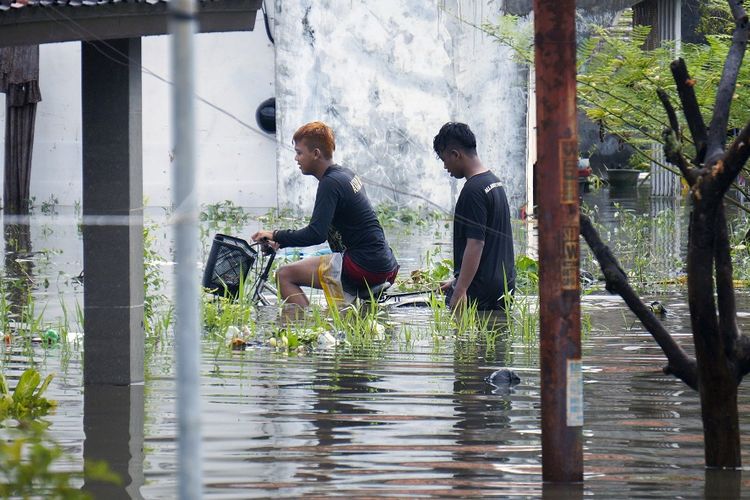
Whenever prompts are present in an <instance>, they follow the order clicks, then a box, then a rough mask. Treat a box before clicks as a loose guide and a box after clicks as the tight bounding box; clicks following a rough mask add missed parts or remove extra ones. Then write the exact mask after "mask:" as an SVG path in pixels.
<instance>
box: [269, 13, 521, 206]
mask: <svg viewBox="0 0 750 500" xmlns="http://www.w3.org/2000/svg"><path fill="white" fill-rule="evenodd" d="M502 5H503V1H502V0H378V1H377V2H373V1H368V0H297V1H294V2H287V1H280V0H277V1H276V8H275V12H274V16H275V27H276V35H275V38H276V67H277V71H276V75H277V80H276V91H277V105H278V109H279V114H280V130H279V142H280V144H281V145H282V147H280V148H279V165H278V168H279V203H280V204H281V205H285V206H286V205H292V206H298V207H302V208H309V207H311V205H312V200H313V198H314V194H315V187H316V183H315V180H314V179H311V178H306V177H303V176H301V175H300V174H299V171H298V169H297V167H296V165H295V163H294V159H293V158H294V153H293V151H292V149H291V147H289V145H290V141H291V138H292V135H293V133H294V131H295V130H296V128H297V127H299V126H300V125H302V124H303V123H306V122H309V121H312V120H322V121H325V122H327V123H328V124H329V125H331V126H332V127H333V128H334V131H335V132H336V136H337V150H336V155H335V159H336V160H337V161H338V162H339V163H342V164H344V165H346V166H349V167H351V168H353V169H354V170H355V171H357V172H358V173H359V174H360V176H361V177H362V178H363V180H364V182H365V185H366V186H367V190H368V193H369V194H370V197H371V198H372V199H373V200H374V201H376V202H377V201H383V200H389V199H390V200H392V201H395V202H397V203H399V204H424V203H425V199H427V200H430V201H431V202H433V203H434V204H436V205H439V206H441V207H443V208H445V209H446V210H449V211H450V210H452V208H453V200H454V197H455V194H456V192H457V189H458V188H459V187H460V183H458V184H457V183H456V182H455V181H452V180H451V179H450V178H449V177H448V175H447V174H446V173H445V171H444V170H443V168H442V163H441V162H440V161H439V160H438V159H437V158H436V156H435V153H434V152H433V150H432V139H433V137H434V136H435V134H436V133H437V131H438V130H439V129H440V127H441V126H442V124H443V123H445V122H446V121H450V120H452V121H464V122H466V123H468V124H469V125H470V126H471V128H472V129H473V130H474V132H475V134H476V136H477V143H478V150H479V154H480V157H481V158H482V160H483V161H484V163H485V165H487V166H488V167H490V168H492V169H493V170H494V171H495V172H496V173H497V174H498V175H499V176H500V177H501V178H502V179H503V180H504V181H505V183H506V189H507V191H508V195H509V198H510V203H511V205H512V206H513V207H515V208H518V207H520V206H521V205H523V204H524V203H525V197H526V195H525V170H524V167H525V163H526V160H525V149H526V92H527V85H526V82H527V80H526V79H527V74H528V72H527V69H526V68H521V67H519V66H518V65H517V64H515V63H514V62H513V61H512V59H511V51H510V49H509V48H507V47H505V46H502V45H500V44H498V43H496V42H495V41H494V40H492V39H490V38H489V37H487V36H486V35H485V34H483V33H482V32H481V31H479V30H478V29H477V28H475V27H473V26H471V25H472V24H474V25H481V24H482V22H484V21H495V20H496V19H497V16H498V15H500V14H501V13H502Z"/></svg>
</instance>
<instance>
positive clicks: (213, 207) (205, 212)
mask: <svg viewBox="0 0 750 500" xmlns="http://www.w3.org/2000/svg"><path fill="white" fill-rule="evenodd" d="M200 220H201V222H203V223H204V224H203V225H202V226H201V227H206V228H207V231H218V232H220V233H224V234H232V233H236V232H237V231H238V230H239V229H240V228H242V227H243V226H245V225H246V224H247V223H248V222H249V221H250V214H248V213H247V212H245V210H244V209H243V208H242V207H239V206H237V205H235V204H234V202H233V201H231V200H224V201H222V202H219V203H210V204H208V205H204V206H203V207H202V209H201V213H200Z"/></svg>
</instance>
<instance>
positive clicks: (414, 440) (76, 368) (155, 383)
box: [3, 189, 750, 499]
mask: <svg viewBox="0 0 750 500" xmlns="http://www.w3.org/2000/svg"><path fill="white" fill-rule="evenodd" d="M618 196H619V195H617V193H615V195H614V196H611V195H610V193H608V192H607V191H606V190H603V191H601V192H591V193H587V194H586V195H584V198H585V199H586V200H587V201H586V202H587V203H589V204H599V206H600V210H599V218H600V221H601V223H602V224H603V225H604V226H605V228H607V230H610V231H611V235H612V238H611V240H612V242H613V244H615V243H616V242H617V239H618V238H622V237H625V236H627V237H628V238H629V237H630V236H632V233H624V232H622V231H620V232H617V231H616V230H621V229H622V228H620V227H619V226H620V223H619V220H617V219H616V217H615V214H616V211H617V209H616V208H615V206H614V203H615V202H616V203H618V205H619V206H620V207H622V208H623V209H632V210H634V211H635V212H636V213H638V214H648V215H649V217H647V218H646V222H648V224H644V225H643V226H642V228H641V229H642V232H641V233H639V234H642V235H643V237H644V238H645V241H646V242H647V245H648V246H649V247H650V248H652V249H653V253H652V254H650V255H649V259H650V260H649V262H648V265H649V266H651V267H652V268H654V266H657V268H658V269H662V267H663V268H664V269H670V270H675V269H679V266H677V265H676V264H675V263H676V262H677V264H679V262H678V261H679V258H680V255H681V253H682V252H684V239H685V234H684V233H685V231H686V225H685V222H684V213H685V208H684V205H683V204H682V202H681V201H680V200H676V201H675V200H670V199H655V198H650V197H648V196H647V195H644V194H643V193H642V191H641V190H640V189H639V190H637V191H636V194H635V195H633V196H630V197H624V196H623V197H618ZM675 212H676V214H675ZM662 213H671V214H674V215H673V217H672V219H669V218H664V219H663V220H662V219H659V217H660V215H659V214H662ZM657 219H659V220H657ZM34 224H35V223H34V222H33V221H32V225H31V230H32V231H33V230H34V227H35V226H34ZM68 229H70V228H68ZM8 231H11V230H10V229H9V228H8V226H7V225H6V260H5V263H6V269H7V270H8V272H9V273H13V272H14V273H15V276H16V277H25V276H26V275H33V276H34V278H35V280H36V281H37V282H38V281H39V280H41V279H44V278H46V277H49V276H48V275H49V274H50V273H54V272H56V270H55V267H54V265H52V266H49V268H47V266H41V265H38V266H37V267H34V265H33V263H32V262H30V261H24V260H23V259H22V260H21V261H20V262H16V258H17V257H18V256H19V254H18V253H17V252H21V253H22V254H23V252H31V251H32V250H31V245H32V243H34V244H35V246H36V247H37V248H42V247H43V246H44V245H48V243H46V242H45V243H40V242H35V241H32V240H33V235H34V234H35V233H33V232H32V231H30V230H29V227H28V225H27V226H26V228H25V229H24V228H22V227H16V228H14V229H13V230H12V231H11V232H8ZM390 231H392V232H395V231H396V229H391V230H390ZM251 232H252V231H250V230H247V231H242V233H243V234H248V233H251ZM30 233H31V234H30ZM529 233H530V234H532V233H533V231H529ZM24 234H25V236H24ZM68 234H70V235H74V236H73V237H72V238H71V237H68V239H69V240H71V241H70V242H68V243H69V246H70V247H74V246H75V247H76V248H79V247H80V239H76V238H77V237H78V236H77V235H76V232H75V231H74V230H72V231H69V233H68ZM436 234H437V233H435V234H433V233H432V232H423V233H420V234H419V235H415V234H414V233H413V232H412V233H408V234H405V235H402V237H394V238H393V241H399V242H400V243H399V245H400V246H399V247H398V248H397V251H398V253H399V260H400V261H401V262H402V263H407V264H406V265H405V267H404V272H408V271H409V270H410V269H413V268H416V267H418V266H419V265H421V264H423V263H424V262H423V260H422V257H423V255H424V252H425V251H426V250H427V249H430V248H434V247H435V245H434V243H435V242H437V241H440V239H441V237H440V236H438V235H436ZM24 238H25V239H24ZM430 238H432V239H430ZM11 241H13V242H14V243H13V245H12V246H9V245H10V243H9V242H11ZM17 241H20V242H24V241H26V243H21V244H20V246H18V247H16V243H15V242H17ZM163 241H164V242H165V243H164V244H165V245H166V246H167V247H168V245H169V239H168V238H164V239H163ZM10 250H12V252H13V255H12V256H10V254H9V251H10ZM78 252H79V253H80V250H78ZM163 254H164V255H167V254H168V248H165V249H163ZM662 256H663V259H662ZM61 260H64V259H62V258H61ZM73 260H74V261H76V259H73ZM13 266H20V267H16V269H15V271H14V270H13ZM69 267H71V268H72V269H73V274H72V275H74V274H77V273H78V272H79V271H80V259H77V261H76V262H73V263H70V264H69ZM165 269H167V271H169V269H171V268H169V267H167V268H165ZM659 272H662V271H661V270H660V271H659ZM44 273H47V274H44ZM68 274H69V275H70V274H71V273H70V272H69V273H68ZM167 274H168V272H167ZM22 281H23V282H24V283H25V285H24V286H27V287H28V286H30V285H29V281H28V280H27V279H24V280H22ZM26 290H27V291H28V288H26ZM657 291H658V293H659V295H658V296H657V295H653V298H652V299H651V300H660V301H661V302H662V303H664V304H665V305H666V306H667V308H668V309H669V314H668V315H667V317H666V318H665V320H664V321H665V325H666V326H667V328H668V329H669V330H670V331H671V332H674V333H676V334H677V336H678V338H679V340H680V342H681V343H682V344H683V345H684V347H686V349H687V350H689V351H690V350H691V338H690V332H689V328H690V323H689V318H688V311H687V304H686V300H685V293H684V289H682V288H679V287H676V288H675V289H674V290H673V291H671V292H669V293H665V292H664V290H658V289H655V290H654V292H655V293H656V292H657ZM24 299H25V296H24V295H21V296H18V297H17V298H16V299H14V300H16V303H18V304H23V302H22V300H24ZM738 308H739V310H741V311H746V310H750V299H749V298H748V296H747V294H745V293H740V296H739V297H738ZM71 309H72V308H71ZM264 309H265V310H262V311H261V312H260V314H259V315H258V317H259V318H260V319H259V322H258V328H259V330H260V331H261V333H267V331H266V330H264V329H267V328H268V329H270V328H272V327H273V328H275V327H277V326H278V325H277V314H276V312H277V311H276V309H275V308H264ZM583 310H584V312H585V314H586V315H588V317H590V322H591V331H590V332H589V333H588V334H587V335H584V341H583V346H582V352H583V362H584V384H585V385H584V400H585V401H584V428H583V432H584V473H585V478H586V481H585V482H584V483H583V484H582V485H581V484H577V485H559V484H549V483H543V482H542V478H541V458H540V455H541V445H540V407H539V405H540V403H539V391H540V388H539V369H538V357H539V353H538V347H537V346H535V345H533V344H531V343H524V342H523V341H522V340H520V339H516V340H515V341H514V340H511V339H510V338H509V336H508V335H507V333H506V332H505V330H504V328H503V324H502V321H501V322H498V323H497V324H496V325H495V326H494V327H492V328H490V332H482V333H481V334H479V335H474V336H464V335H460V336H457V335H456V334H455V332H449V333H447V334H446V335H444V336H442V337H441V336H432V335H431V333H430V328H429V326H428V327H427V328H424V330H425V331H426V332H427V333H426V334H423V335H418V332H417V330H419V328H417V327H413V328H411V334H410V335H411V339H410V341H408V342H407V341H406V340H405V336H406V333H405V332H406V330H407V329H406V328H402V329H400V328H399V327H404V326H405V325H410V324H415V323H416V324H418V325H422V326H424V325H429V324H430V321H432V317H431V314H430V311H429V310H398V311H395V312H392V313H391V315H390V321H391V322H393V323H394V324H395V327H394V329H393V331H394V333H393V335H394V337H393V338H392V339H388V340H386V341H385V342H383V344H382V345H379V346H377V347H378V348H377V349H371V350H368V349H350V348H340V349H338V350H336V351H333V350H330V351H325V352H320V351H319V352H316V353H313V354H309V355H306V356H296V355H288V354H286V353H282V352H278V351H275V350H273V349H270V348H267V347H257V346H255V347H252V348H248V350H247V351H244V352H233V351H229V350H228V349H227V348H226V346H225V345H223V344H220V343H219V342H218V341H216V340H215V339H213V338H210V337H209V336H207V337H206V338H204V340H203V343H202V349H203V351H202V352H203V357H202V359H203V363H202V365H201V379H200V380H201V388H200V390H201V401H202V403H203V405H204V407H203V410H202V411H203V413H202V422H203V425H204V429H203V430H204V443H203V444H204V457H203V459H204V460H203V465H204V478H205V487H206V496H208V497H212V498H251V497H258V498H268V497H272V496H278V497H286V498H300V497H304V496H310V497H315V496H317V497H325V496H331V495H333V494H336V495H339V496H352V497H367V496H372V497H376V496H380V497H382V496H392V497H406V496H417V495H421V496H425V497H429V496H435V497H437V496H446V497H447V496H453V497H456V496H459V497H463V496H467V497H468V496H479V495H486V496H493V497H515V496H520V497H533V498H538V497H540V496H541V497H543V498H581V497H582V496H583V495H586V496H593V497H604V496H614V497H632V498H648V497H679V496H690V495H696V496H700V495H705V496H706V497H712V498H741V497H742V490H741V485H742V473H741V472H736V471H729V472H727V471H705V470H704V468H703V460H704V458H703V436H702V423H701V420H700V406H699V401H698V396H697V394H696V393H695V392H693V391H691V390H690V389H688V388H687V387H686V386H685V385H684V384H682V383H681V382H679V381H677V380H675V379H674V378H672V377H668V376H665V375H663V374H662V373H661V367H662V366H663V364H664V362H665V361H664V356H663V354H662V353H661V351H660V350H659V348H658V347H657V346H656V344H655V343H654V341H653V339H652V338H651V337H650V336H649V335H648V334H647V333H646V332H645V331H643V329H642V327H641V326H640V324H638V323H637V322H635V320H634V318H633V316H632V314H631V313H630V312H629V311H628V310H627V309H626V308H625V306H624V305H623V304H622V300H621V299H619V298H618V297H614V296H609V295H606V294H605V293H604V292H595V293H594V294H591V295H586V296H585V297H584V298H583ZM749 318H750V316H749V315H741V317H740V318H739V323H740V327H744V328H745V329H746V330H747V329H748V328H750V324H749V321H750V319H749ZM487 339H489V340H487ZM31 349H32V350H33V352H32V353H31V354H22V353H21V352H20V349H15V350H13V351H12V352H9V354H8V355H7V356H6V358H7V359H4V361H3V362H4V363H6V364H5V365H4V366H6V367H7V366H9V365H12V367H13V369H17V370H21V369H22V368H23V367H25V366H28V365H29V364H35V365H36V366H39V367H41V368H42V371H46V372H58V373H60V372H63V373H64V376H61V377H56V378H55V380H54V381H53V386H52V387H51V388H50V391H49V397H50V398H51V399H55V400H57V401H58V402H59V407H58V409H57V412H56V414H55V415H54V423H53V425H52V426H51V427H50V432H51V433H52V434H53V436H54V437H55V438H58V439H59V440H60V441H61V442H63V443H64V444H65V446H66V449H69V450H73V451H72V453H78V455H76V457H75V458H74V459H73V460H70V462H72V465H70V467H71V469H72V468H73V467H80V465H81V464H80V461H81V460H80V459H81V456H80V455H81V454H82V455H83V457H84V458H86V459H90V458H98V459H105V460H107V461H108V462H109V464H110V467H111V468H112V469H113V470H115V471H116V472H118V473H119V474H120V475H121V476H122V477H123V478H124V479H125V482H124V484H123V485H121V486H114V485H109V484H99V483H96V482H94V481H91V480H87V481H86V484H85V486H84V487H85V489H86V491H90V492H92V493H93V494H95V495H96V496H97V497H98V498H118V497H122V498H125V497H131V498H139V495H140V496H142V497H144V498H157V499H158V498H174V495H175V491H176V488H175V481H176V477H177V472H176V469H177V463H176V432H177V431H176V429H177V421H176V417H175V413H174V408H175V401H174V397H175V396H174V394H175V384H176V382H175V380H174V358H173V353H172V351H171V345H170V344H169V343H168V342H167V343H164V344H158V345H155V346H151V349H150V351H149V352H150V354H149V358H148V363H147V367H146V372H147V386H146V387H145V391H144V388H143V387H140V386H133V387H130V388H125V387H119V388H118V387H99V386H91V387H86V389H85V391H84V389H83V388H82V387H81V380H82V368H81V364H80V359H79V358H81V357H82V356H81V353H80V352H79V351H75V350H71V349H68V348H67V347H66V348H62V347H61V348H53V349H44V348H43V347H41V346H32V348H31ZM69 358H70V359H72V362H70V363H67V361H66V360H67V359H69ZM507 365H510V366H512V367H513V368H514V369H515V370H516V371H517V372H518V373H519V375H520V376H521V378H522V382H521V384H519V385H518V386H516V387H515V388H514V391H508V392H506V393H498V394H492V392H491V387H489V386H487V385H486V384H485V382H484V380H483V379H484V377H485V376H487V375H489V374H490V373H491V372H492V371H493V370H495V369H497V368H499V367H501V366H507ZM61 381H65V382H61ZM746 386H747V384H745V386H744V387H743V386H741V387H740V394H739V401H740V410H741V412H740V413H741V414H740V425H741V426H742V431H743V433H744V434H746V435H747V433H748V432H750V411H747V410H748V409H750V392H749V391H748V389H747V387H746ZM82 416H83V425H81V418H82ZM144 421H145V424H144ZM84 432H85V436H84ZM144 443H145V449H144ZM748 451H750V450H748ZM748 451H746V452H745V456H744V457H743V458H745V461H746V463H747V461H748V460H750V458H749V456H750V455H749V453H748ZM76 460H77V462H76ZM79 470H80V469H79Z"/></svg>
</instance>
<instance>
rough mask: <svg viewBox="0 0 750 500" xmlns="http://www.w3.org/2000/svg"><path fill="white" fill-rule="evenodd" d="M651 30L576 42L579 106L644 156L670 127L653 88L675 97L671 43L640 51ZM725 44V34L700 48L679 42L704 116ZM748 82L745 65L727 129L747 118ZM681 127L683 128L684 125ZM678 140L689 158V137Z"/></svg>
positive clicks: (601, 34) (606, 34)
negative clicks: (671, 68)
mask: <svg viewBox="0 0 750 500" xmlns="http://www.w3.org/2000/svg"><path fill="white" fill-rule="evenodd" d="M650 31H651V28H650V27H648V26H636V27H634V28H633V29H632V31H631V32H630V35H629V36H627V37H623V36H617V35H613V34H612V33H610V32H609V31H608V30H606V29H598V30H596V32H595V35H594V36H592V37H591V38H589V39H587V40H585V41H584V42H582V43H581V44H580V46H579V53H578V61H579V62H578V65H579V66H578V98H579V105H580V106H581V108H582V109H583V110H584V112H585V113H586V115H587V116H588V117H589V118H590V119H591V120H593V121H595V122H597V123H599V124H600V125H601V126H602V127H603V128H604V130H605V131H607V132H610V133H613V134H617V135H618V136H620V137H622V138H623V139H624V140H625V141H627V142H628V143H630V144H631V145H632V146H634V147H635V148H636V149H637V150H638V151H639V152H641V153H642V154H643V155H644V156H648V155H649V150H650V147H651V144H653V143H660V142H662V138H661V131H662V130H663V129H664V128H665V127H668V126H669V123H668V120H667V116H666V113H665V111H664V109H663V106H662V105H661V103H660V102H659V98H658V96H657V92H656V91H657V89H663V90H665V91H666V92H667V93H668V94H669V95H676V93H677V92H676V85H675V82H674V79H673V77H672V74H671V71H670V66H669V65H670V63H671V62H672V60H674V59H675V53H676V52H675V47H674V44H673V43H665V44H663V45H662V46H661V47H659V48H656V49H654V50H643V48H642V47H643V44H644V42H645V40H646V37H647V36H648V34H649V32H650ZM730 43H731V39H730V38H728V37H726V36H724V35H710V36H707V41H706V43H705V44H682V47H681V54H680V55H681V57H683V59H685V61H686V63H687V66H688V67H689V68H690V70H691V72H692V74H691V75H690V76H691V80H692V82H691V83H692V84H693V85H694V87H695V93H696V95H697V96H698V103H699V105H700V108H701V110H702V111H703V114H704V116H710V114H711V110H712V109H713V105H714V101H715V99H716V89H717V86H718V82H719V79H720V78H721V71H722V68H723V66H724V60H725V59H726V56H727V52H728V51H729V45H730ZM749 82H750V67H748V66H747V65H746V66H744V67H743V68H742V69H741V70H740V76H739V78H738V84H737V89H736V92H735V96H734V100H735V102H734V105H733V106H732V108H731V110H732V111H731V115H730V118H729V126H728V128H729V129H730V130H732V129H734V128H740V127H742V126H743V125H744V124H745V123H747V121H748V119H749V118H750V106H749V104H750V86H749V85H748V83H749ZM678 116H680V117H682V116H683V115H682V114H681V113H678ZM680 125H681V127H682V128H684V130H687V126H686V123H684V122H683V123H681V124H680ZM681 140H682V142H683V151H685V152H686V153H687V154H688V156H691V157H692V156H694V155H695V151H694V148H693V147H692V144H691V143H690V142H689V138H687V137H682V138H681Z"/></svg>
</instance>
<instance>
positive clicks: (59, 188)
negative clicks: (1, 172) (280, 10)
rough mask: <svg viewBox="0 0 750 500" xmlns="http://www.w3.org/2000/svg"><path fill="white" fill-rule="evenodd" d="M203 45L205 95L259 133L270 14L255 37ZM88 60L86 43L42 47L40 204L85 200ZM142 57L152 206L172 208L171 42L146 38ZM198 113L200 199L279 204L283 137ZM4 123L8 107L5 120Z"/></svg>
mask: <svg viewBox="0 0 750 500" xmlns="http://www.w3.org/2000/svg"><path fill="white" fill-rule="evenodd" d="M195 47H196V67H197V73H196V91H197V93H198V95H200V96H201V97H203V98H205V99H206V100H208V101H209V102H211V103H212V104H213V105H215V106H216V107H218V108H220V109H222V110H225V111H226V112H227V113H230V114H232V115H234V116H235V117H237V118H238V119H239V120H240V121H242V122H245V123H246V124H249V125H250V126H251V127H252V128H253V129H257V125H256V123H255V110H256V108H257V106H258V105H259V104H260V103H261V102H262V101H264V100H265V99H267V98H269V97H272V96H273V95H274V51H273V46H272V45H271V44H270V42H269V41H268V39H267V37H266V33H265V31H264V28H263V18H262V16H258V19H257V22H256V29H255V31H252V32H244V33H218V34H201V35H198V36H197V38H196V44H195ZM80 53H81V50H80V44H79V43H63V44H48V45H42V46H41V47H40V86H41V90H42V97H43V101H42V102H40V103H39V105H38V108H37V121H36V135H35V143H34V158H33V164H32V174H31V175H32V177H31V195H32V196H33V197H35V198H36V204H37V206H38V205H40V204H41V203H42V202H43V201H47V200H49V199H50V197H51V196H53V197H55V198H57V200H58V201H59V203H60V204H63V205H73V204H75V203H77V202H80V201H81V56H80ZM142 53H143V55H142V57H143V67H144V75H143V148H144V152H143V162H144V165H143V169H144V171H143V182H144V199H146V201H147V203H148V204H149V205H156V206H166V205H169V204H170V203H171V176H172V171H171V166H172V163H171V160H170V149H171V143H172V136H171V134H172V132H171V127H170V121H171V97H170V92H171V86H170V85H169V83H166V82H165V81H164V80H167V81H169V80H170V61H169V59H170V56H169V53H170V45H169V38H168V37H166V36H160V37H147V38H144V39H143V50H142ZM151 73H154V74H156V75H158V76H159V77H160V78H157V77H154V76H153V75H152V74H151ZM162 79H164V80H162ZM3 102H4V98H2V97H0V103H3ZM196 110H197V122H198V132H197V137H198V141H199V144H198V147H197V152H198V155H199V158H198V168H199V173H198V179H199V182H200V200H201V202H202V203H213V202H219V201H223V200H226V199H230V200H232V201H234V202H235V203H237V204H240V205H245V206H254V207H269V206H275V205H276V142H275V137H274V136H273V135H268V134H265V133H260V132H258V131H256V130H253V129H251V128H248V127H247V126H245V125H243V124H242V123H240V122H239V121H238V120H237V119H234V118H232V117H231V116H228V115H227V114H225V113H223V112H221V111H219V110H217V109H215V108H213V107H211V106H209V105H207V104H205V103H203V102H200V101H198V102H197V103H196ZM4 116H5V109H4V106H3V105H0V119H2V120H4ZM2 140H3V135H2V134H0V142H1V141H2ZM0 150H2V149H1V148H0ZM1 177H2V176H0V178H1ZM0 183H2V180H0ZM0 192H1V191H0Z"/></svg>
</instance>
